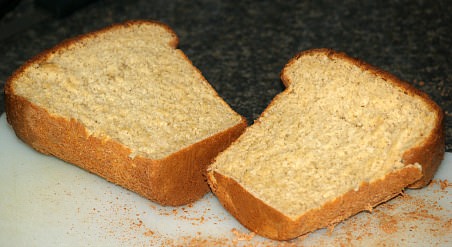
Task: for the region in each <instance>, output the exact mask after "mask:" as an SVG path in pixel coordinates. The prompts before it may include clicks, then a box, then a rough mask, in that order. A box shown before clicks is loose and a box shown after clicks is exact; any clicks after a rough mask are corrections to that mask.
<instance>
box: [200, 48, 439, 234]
mask: <svg viewBox="0 0 452 247" xmlns="http://www.w3.org/2000/svg"><path fill="white" fill-rule="evenodd" d="M281 79H282V81H283V83H284V84H285V85H286V87H287V88H286V89H285V91H284V92H282V93H281V94H279V95H278V96H277V97H275V99H274V100H273V101H272V102H271V104H270V105H269V106H268V107H267V109H266V110H265V111H264V112H263V114H262V115H261V116H260V117H259V119H258V120H257V121H256V122H255V123H254V124H253V125H252V126H250V127H248V128H247V130H246V131H245V132H244V134H243V135H242V136H240V137H239V138H238V139H237V140H236V141H235V142H234V143H233V144H232V145H231V146H230V147H229V148H227V149H226V150H225V151H224V152H222V153H220V155H219V156H217V158H216V161H215V162H214V163H213V164H212V165H211V166H210V167H209V169H208V180H209V183H210V185H211V188H212V190H213V192H214V193H215V194H216V196H217V197H218V198H219V200H220V202H221V203H222V204H223V206H224V207H225V208H226V209H227V210H228V211H229V212H230V213H231V214H232V215H233V216H235V217H236V218H237V219H238V220H239V221H240V222H241V223H242V224H243V225H244V226H246V227H247V228H249V229H250V230H252V231H255V232H256V233H258V234H260V235H263V236H266V237H268V238H272V239H278V240H287V239H291V238H295V237H297V236H300V235H303V234H306V233H308V232H312V231H314V230H316V229H319V228H323V227H327V226H330V225H334V224H336V223H338V222H340V221H342V220H344V219H346V218H348V217H350V216H352V215H354V214H356V213H358V212H360V211H363V210H368V211H371V210H372V207H375V206H376V205H378V204H380V203H382V202H385V201H387V200H389V199H391V198H393V197H394V196H396V195H398V194H400V193H401V192H402V191H403V190H404V188H406V187H416V188H419V187H422V186H424V185H426V184H427V183H428V182H429V181H430V180H431V179H432V176H433V174H434V173H435V171H436V169H437V167H438V165H439V164H440V162H441V160H442V157H443V154H444V133H443V112H442V110H441V109H440V108H439V107H438V106H437V105H436V104H435V103H434V102H433V101H432V100H430V99H429V98H428V97H427V96H426V94H424V93H422V92H420V91H419V90H417V89H415V88H413V87H412V86H410V85H409V84H407V83H405V82H402V81H401V80H399V79H397V78H396V77H395V76H393V75H391V74H389V73H387V72H384V71H382V70H380V69H377V68H375V67H372V66H370V65H368V64H366V63H364V62H361V61H359V60H356V59H353V58H350V57H348V56H346V55H345V54H343V53H338V52H334V51H332V50H328V49H315V50H310V51H306V52H302V53H300V54H298V55H297V56H295V57H294V58H293V59H291V60H290V61H289V62H288V64H287V65H286V66H285V68H284V69H283V71H282V73H281Z"/></svg>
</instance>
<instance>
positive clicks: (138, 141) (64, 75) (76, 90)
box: [5, 21, 243, 159]
mask: <svg viewBox="0 0 452 247" xmlns="http://www.w3.org/2000/svg"><path fill="white" fill-rule="evenodd" d="M177 43H178V39H177V37H176V35H175V33H174V32H173V31H172V30H171V29H170V28H168V27H167V26H166V25H164V24H160V23H157V22H150V21H149V22H148V21H130V22H126V23H124V24H120V25H114V26H112V27H109V28H106V29H103V30H101V31H98V32H94V33H90V34H87V35H83V36H80V37H77V38H75V39H71V40H68V41H66V42H63V43H62V44H60V45H58V46H57V47H55V48H53V49H51V50H49V51H47V52H45V53H43V54H41V55H40V56H38V57H37V58H35V59H33V60H31V61H29V62H28V63H27V64H26V65H24V66H23V67H22V68H21V69H19V70H18V71H17V72H16V73H15V74H14V75H13V76H12V77H11V78H10V79H9V81H8V84H7V86H6V87H5V90H7V91H8V92H9V93H14V94H15V95H18V96H20V97H23V98H26V99H27V100H29V101H30V102H32V103H33V104H35V105H37V106H39V107H42V108H44V109H46V110H47V111H48V112H49V114H51V115H54V116H60V117H63V118H65V119H67V120H71V119H74V120H76V121H79V122H80V123H82V124H83V125H84V126H85V127H86V131H87V132H88V134H89V135H93V136H96V137H100V138H106V139H113V140H116V141H118V142H119V143H121V144H123V145H124V146H126V147H128V148H130V150H131V154H130V156H131V157H134V156H136V155H140V156H142V157H146V158H150V159H162V158H164V157H166V156H167V155H169V154H171V153H174V152H176V151H179V150H181V149H183V148H185V147H187V146H190V145H192V144H194V143H197V142H199V141H201V140H203V139H205V138H208V137H210V136H212V135H214V134H216V133H218V132H221V131H224V130H225V129H228V128H230V127H232V126H235V125H237V124H239V123H241V122H242V121H243V119H242V117H241V116H240V115H238V114H237V113H235V112H234V111H233V110H232V109H231V108H230V107H229V106H228V105H227V104H226V103H225V102H224V101H223V100H222V99H221V98H220V97H219V96H218V95H217V93H216V92H215V90H214V89H213V88H212V87H211V85H210V84H209V83H208V82H207V81H206V80H205V78H204V77H203V76H202V75H201V73H200V72H199V71H198V70H197V69H196V68H195V67H194V66H193V65H192V63H191V62H190V61H189V60H188V58H187V57H186V56H185V55H184V54H183V52H182V51H180V50H178V49H176V45H177Z"/></svg>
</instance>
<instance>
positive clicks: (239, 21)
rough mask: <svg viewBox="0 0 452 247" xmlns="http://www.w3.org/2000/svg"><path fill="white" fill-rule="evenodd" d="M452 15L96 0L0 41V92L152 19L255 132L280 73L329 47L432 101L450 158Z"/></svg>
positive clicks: (326, 1) (442, 6)
mask: <svg viewBox="0 0 452 247" xmlns="http://www.w3.org/2000/svg"><path fill="white" fill-rule="evenodd" d="M339 2H340V3H339ZM32 8H33V4H32V2H31V1H30V0H28V1H26V0H24V1H21V2H20V3H19V5H18V6H17V7H16V8H15V9H14V10H13V11H12V12H10V13H8V14H7V15H6V16H5V17H4V18H3V19H2V20H0V24H3V23H6V22H8V21H11V20H13V19H15V18H17V17H19V16H23V15H24V13H26V12H27V11H29V10H30V9H32ZM451 13H452V2H451V1H447V0H443V1H414V0H398V1H373V0H372V1H368V0H365V1H350V0H346V1H333V0H323V1H214V0H204V1H179V0H175V1H168V0H161V1H146V0H129V1H124V0H122V1H113V0H103V1H102V0H99V1H96V2H94V3H93V4H91V5H89V6H88V7H86V8H84V9H81V10H79V11H77V12H75V13H74V14H72V15H70V16H68V17H66V18H63V19H50V20H47V21H44V22H42V23H39V24H37V25H35V26H33V27H32V28H30V29H28V30H26V31H24V32H21V33H18V34H16V35H15V36H13V37H12V38H9V39H7V40H0V83H1V85H0V86H1V87H3V85H4V83H5V81H6V79H7V78H8V76H9V75H11V74H12V72H13V71H14V70H15V69H17V68H18V67H19V66H20V65H21V64H23V63H24V62H25V61H26V60H27V59H29V58H31V57H32V56H34V55H36V54H38V53H39V52H41V51H43V50H45V49H48V48H50V47H52V46H54V45H55V44H57V43H59V42H60V41H62V40H64V39H66V38H69V37H72V36H74V35H78V34H82V33H85V32H88V31H93V30H96V29H99V28H102V27H104V26H107V25H110V24H112V23H115V22H122V21H125V20H130V19H152V20H158V21H161V22H163V23H166V24H168V25H169V26H171V27H172V28H173V29H174V30H175V32H176V33H177V34H178V36H179V39H180V45H179V47H180V48H181V49H182V50H183V51H184V52H185V53H186V54H187V56H188V57H189V58H190V59H191V60H192V61H193V63H194V64H195V66H197V67H198V68H199V69H200V70H201V71H202V72H203V74H204V76H205V77H206V78H207V80H208V81H209V82H210V83H211V84H212V85H213V86H214V87H215V89H217V91H218V93H219V94H220V95H221V96H222V97H223V98H224V99H225V100H226V101H227V102H228V103H229V104H230V105H231V106H232V107H233V108H234V109H235V110H236V111H238V112H239V113H240V114H242V115H244V116H245V117H246V118H247V119H248V120H249V122H250V123H252V122H253V120H255V119H256V118H257V117H258V116H259V115H260V113H261V112H262V111H263V110H264V109H265V107H266V106H267V104H268V103H269V102H270V101H271V99H272V98H273V97H274V96H275V95H276V94H278V93H279V92H281V91H282V90H283V89H284V87H283V85H282V83H281V81H280V79H279V73H280V71H281V69H282V68H283V66H284V65H285V64H286V62H287V61H288V60H289V59H290V58H291V57H293V56H294V55H295V54H297V53H298V52H300V51H303V50H307V49H310V48H319V47H327V48H333V49H335V50H339V51H343V52H346V53H347V54H349V55H351V56H353V57H357V58H359V59H361V60H364V61H366V62H368V63H370V64H373V65H375V66H378V67H380V68H382V69H384V70H387V71H389V72H391V73H393V74H395V75H396V76H398V77H400V78H401V79H403V80H405V81H408V82H410V83H412V84H413V85H414V86H415V87H417V88H419V89H421V90H423V91H424V92H426V93H427V94H428V95H429V96H430V97H431V98H432V99H433V100H434V101H435V102H437V103H438V104H439V105H440V106H441V107H442V108H443V109H444V111H445V113H446V136H447V137H446V143H447V145H446V149H447V150H448V151H452V99H451V94H452V61H451V59H452V25H451V24H450V23H452V14H451ZM0 32H1V30H0ZM3 112H4V95H3V94H1V96H0V113H3Z"/></svg>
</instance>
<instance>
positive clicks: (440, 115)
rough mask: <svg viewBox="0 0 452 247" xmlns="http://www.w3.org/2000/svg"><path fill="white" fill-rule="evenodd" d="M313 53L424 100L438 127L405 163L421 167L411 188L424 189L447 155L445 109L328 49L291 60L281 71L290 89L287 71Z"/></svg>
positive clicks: (390, 77) (389, 76)
mask: <svg viewBox="0 0 452 247" xmlns="http://www.w3.org/2000/svg"><path fill="white" fill-rule="evenodd" d="M310 54H325V55H326V56H328V57H330V58H332V59H341V60H346V61H348V62H349V63H351V64H354V65H356V66H358V67H359V68H361V69H362V70H363V71H368V72H370V73H372V74H374V75H376V76H378V77H380V78H383V79H384V80H385V81H387V82H388V83H392V84H393V85H396V86H398V87H400V88H401V89H402V90H403V92H404V93H406V94H408V95H412V96H416V97H420V98H422V99H423V100H424V102H425V103H426V104H427V105H428V106H429V107H430V108H431V110H432V112H434V113H435V114H436V119H437V121H436V123H435V124H436V125H435V126H434V127H433V130H432V132H431V133H430V135H429V136H427V137H426V138H425V141H424V142H423V143H422V144H420V145H419V146H418V147H413V148H412V149H410V150H407V151H406V152H405V153H404V154H403V161H404V162H403V163H404V164H406V165H408V164H414V163H416V162H417V163H419V164H421V165H422V170H423V174H424V175H423V177H422V178H421V179H420V180H419V181H417V182H415V183H414V184H412V185H410V186H409V187H410V188H421V187H423V186H425V185H427V184H428V183H430V181H431V180H432V178H433V175H434V174H435V172H436V170H437V169H438V167H439V165H440V164H441V161H442V160H443V158H444V152H445V134H444V112H443V111H442V109H441V108H440V107H439V106H438V105H437V104H436V103H435V102H434V101H433V100H431V99H430V98H429V96H428V95H427V94H425V93H424V92H422V91H420V90H419V89H417V88H415V87H413V86H412V85H411V84H409V83H408V82H405V81H402V80H400V79H399V78H397V77H396V76H394V75H392V74H390V73H389V72H386V71H384V70H382V69H380V68H377V67H374V66H372V65H370V64H368V63H366V62H363V61H361V60H359V59H355V58H351V57H349V56H347V55H346V54H345V53H340V52H336V51H334V50H331V49H326V48H321V49H312V50H308V51H304V52H300V53H299V54H297V55H296V56H295V57H294V58H292V59H291V60H290V61H289V62H288V63H287V65H286V66H285V68H284V69H283V70H282V72H281V80H282V81H283V83H284V85H286V86H289V85H290V83H291V81H290V79H289V78H288V77H287V76H286V74H285V69H286V68H288V67H289V66H291V64H292V63H294V62H295V61H296V60H297V59H298V58H299V57H301V56H306V55H310Z"/></svg>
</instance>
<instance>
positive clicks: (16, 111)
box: [6, 94, 247, 206]
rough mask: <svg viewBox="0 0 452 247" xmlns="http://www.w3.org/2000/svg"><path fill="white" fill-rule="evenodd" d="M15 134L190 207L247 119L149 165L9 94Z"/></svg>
mask: <svg viewBox="0 0 452 247" xmlns="http://www.w3.org/2000/svg"><path fill="white" fill-rule="evenodd" d="M6 113H7V120H8V122H9V124H10V125H11V126H12V127H13V129H14V131H15V132H16V135H17V136H18V137H19V138H20V139H22V140H23V141H24V142H25V143H27V144H29V145H30V146H32V147H33V148H34V149H36V150H37V151H39V152H41V153H44V154H47V155H53V156H56V157H58V158H60V159H62V160H64V161H66V162H69V163H71V164H75V165H77V166H79V167H81V168H83V169H85V170H87V171H89V172H91V173H94V174H97V175H99V176H101V177H103V178H105V179H106V180H108V181H110V182H112V183H115V184H118V185H120V186H122V187H124V188H126V189H129V190H131V191H134V192H136V193H138V194H140V195H142V196H143V197H145V198H148V199H150V200H152V201H154V202H157V203H159V204H162V205H170V206H178V205H184V204H187V203H191V202H194V201H196V200H197V199H199V198H201V197H202V196H203V195H204V194H206V193H207V192H208V191H209V186H208V184H207V182H206V176H205V172H206V168H207V166H208V165H209V164H210V163H211V162H212V160H213V158H214V157H215V156H216V155H217V154H218V153H219V152H221V151H222V150H224V149H225V148H226V147H227V146H229V144H230V143H231V142H232V141H233V140H235V139H236V138H237V137H238V136H240V134H241V133H242V132H243V131H244V129H245V128H246V126H247V124H246V120H244V119H243V121H242V122H241V123H239V124H237V125H236V126H233V127H231V128H229V129H227V130H225V131H223V132H220V133H218V134H216V135H214V136H211V137H209V138H207V139H205V140H203V141H201V142H198V143H195V144H193V145H191V146H189V147H187V148H184V149H182V150H180V151H178V152H176V153H173V154H172V155H170V156H168V157H166V158H164V159H160V160H151V159H148V158H144V157H141V156H136V157H135V158H131V157H129V155H130V153H131V151H130V149H128V148H127V147H125V146H124V145H122V144H120V143H118V142H116V141H115V140H111V139H101V138H98V137H94V136H90V135H88V133H87V132H86V129H85V128H84V126H83V125H82V124H81V123H79V122H77V121H76V120H74V119H71V120H67V119H65V118H62V117H59V116H53V115H51V114H49V113H48V112H47V111H46V110H45V109H43V108H41V107H38V106H36V105H34V104H32V103H31V102H29V101H28V100H26V99H24V98H23V97H21V96H17V95H14V94H7V95H6Z"/></svg>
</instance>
